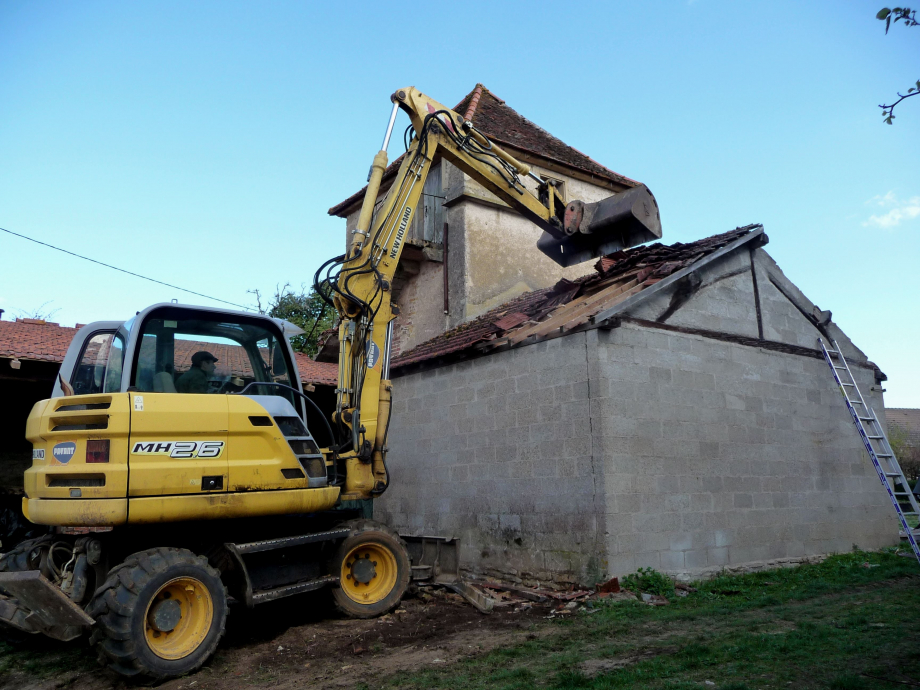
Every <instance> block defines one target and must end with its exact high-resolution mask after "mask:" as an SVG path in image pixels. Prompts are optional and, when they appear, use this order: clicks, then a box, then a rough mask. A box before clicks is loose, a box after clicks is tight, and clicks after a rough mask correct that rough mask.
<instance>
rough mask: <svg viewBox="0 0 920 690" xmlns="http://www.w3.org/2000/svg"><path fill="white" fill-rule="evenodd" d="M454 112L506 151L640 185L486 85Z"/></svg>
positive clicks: (341, 208) (341, 210)
mask: <svg viewBox="0 0 920 690" xmlns="http://www.w3.org/2000/svg"><path fill="white" fill-rule="evenodd" d="M453 110H454V112H456V113H463V114H464V115H466V116H472V120H471V121H472V123H473V124H474V125H475V126H476V129H478V130H480V131H481V132H484V133H485V134H486V135H487V136H488V137H489V138H490V139H492V140H494V141H495V142H497V143H498V144H500V145H501V146H502V147H506V146H507V147H512V148H515V149H518V150H519V151H524V152H526V153H531V154H534V155H537V156H540V157H541V158H545V159H547V160H550V161H553V162H555V163H559V164H561V165H563V166H566V167H568V168H572V169H574V170H578V171H579V172H582V173H584V174H587V175H592V176H594V177H598V178H600V179H602V180H605V181H608V182H614V183H616V184H620V185H624V186H626V187H635V186H636V185H637V184H639V183H638V182H636V181H635V180H632V179H630V178H628V177H626V176H624V175H620V174H619V173H616V172H614V171H613V170H610V169H609V168H606V167H604V166H603V165H601V164H600V163H598V162H597V161H595V160H594V159H593V158H591V157H589V156H586V155H585V154H583V153H582V152H581V151H579V150H578V149H575V148H572V147H571V146H569V145H568V144H566V143H565V142H563V141H562V140H561V139H557V138H556V137H554V136H553V135H552V134H550V133H549V132H547V131H546V130H545V129H543V128H541V127H539V126H537V125H535V124H534V123H533V122H531V121H530V120H528V119H527V118H525V117H523V116H521V115H520V114H518V113H517V111H515V110H514V109H513V108H510V107H509V106H508V105H506V104H505V102H504V101H503V100H502V99H500V98H498V97H497V96H496V95H495V94H493V93H492V92H491V91H489V90H488V89H487V88H486V87H484V86H483V85H482V84H477V85H476V88H474V89H473V90H472V91H471V92H470V93H468V94H467V95H466V96H464V97H463V100H462V101H460V102H459V103H458V104H457V105H456V106H455V107H454V109H453ZM401 162H402V156H400V157H399V158H397V159H396V160H394V161H393V162H392V163H391V164H390V165H389V166H387V169H386V171H384V173H383V180H382V182H383V183H386V182H387V181H389V180H391V179H392V178H393V177H395V176H396V172H397V170H398V169H399V165H400V163H401ZM366 189H367V187H364V188H362V189H361V190H360V191H358V192H355V193H354V194H352V195H351V196H350V197H348V198H347V199H345V200H344V201H342V202H340V203H338V204H336V205H335V206H333V207H332V208H330V209H329V215H330V216H344V215H345V213H346V212H347V209H348V208H349V207H351V206H352V205H353V204H355V203H356V202H358V201H360V200H361V199H363V198H364V192H365V190H366Z"/></svg>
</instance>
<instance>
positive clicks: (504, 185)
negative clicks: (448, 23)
mask: <svg viewBox="0 0 920 690" xmlns="http://www.w3.org/2000/svg"><path fill="white" fill-rule="evenodd" d="M391 100H392V102H393V110H392V113H391V116H390V119H389V122H388V125H387V129H386V136H385V137H384V142H383V146H382V150H381V151H380V152H379V153H378V154H377V155H376V156H375V157H374V161H373V165H372V167H371V173H370V176H369V181H368V187H367V191H366V194H365V197H364V202H363V206H362V208H361V212H360V217H359V219H358V222H357V226H356V228H355V230H354V231H353V232H352V234H351V237H350V238H349V239H348V240H347V242H346V244H347V251H346V252H345V253H344V254H343V255H341V256H339V257H336V258H334V259H332V260H330V261H328V262H327V263H326V264H324V266H323V267H322V268H321V269H320V272H318V273H317V276H318V279H317V284H316V287H317V290H318V292H319V294H321V295H322V296H323V297H324V299H326V300H327V301H328V302H329V304H330V305H331V306H333V307H334V308H335V310H336V312H337V314H338V319H339V323H338V333H339V341H340V355H339V378H338V388H337V389H336V395H335V403H334V409H323V405H322V404H318V403H317V401H316V400H314V397H315V396H311V395H309V393H310V391H309V390H307V391H305V390H304V388H303V386H302V385H301V379H300V376H299V374H298V370H297V364H296V360H295V358H294V357H293V352H292V350H291V347H290V344H289V341H288V337H289V336H290V335H291V334H292V329H296V327H294V326H293V325H292V324H288V323H286V322H283V321H280V320H278V319H273V318H269V317H267V316H264V315H259V314H253V313H243V312H235V311H227V310H221V309H211V308H206V307H195V306H184V305H179V304H173V303H169V304H156V305H154V306H151V307H148V308H147V309H144V310H143V311H140V312H138V313H137V314H136V315H135V316H134V317H133V318H131V319H129V320H127V321H123V322H121V321H111V322H98V323H93V324H90V325H88V326H85V327H84V328H82V329H81V330H80V331H79V332H78V333H77V334H76V336H75V337H74V340H73V342H72V343H71V345H70V347H69V349H68V351H67V354H66V356H65V359H64V361H63V363H62V365H61V370H60V375H59V378H58V382H57V384H56V385H55V388H54V392H53V394H52V397H51V398H50V399H48V400H42V401H40V402H38V403H37V404H36V405H35V407H34V408H33V409H32V412H31V414H30V416H29V419H28V423H27V428H26V435H27V438H28V439H29V441H30V442H31V443H32V447H33V451H32V466H31V468H30V469H29V470H27V471H26V473H25V497H24V498H23V501H22V510H23V513H24V515H25V516H26V518H28V520H29V521H31V522H32V523H34V524H36V525H45V526H47V533H45V534H44V535H42V536H41V537H39V538H36V539H30V540H28V541H26V542H23V543H21V544H19V545H17V546H16V547H15V548H13V549H12V550H10V551H8V552H7V553H5V554H4V555H3V556H2V557H0V620H2V621H4V622H5V623H7V624H9V625H11V626H13V627H15V628H18V629H20V630H23V631H27V632H31V633H40V634H44V635H48V636H50V637H53V638H56V639H60V640H72V639H75V638H77V637H80V636H81V635H84V634H86V633H88V634H89V639H90V642H91V643H92V644H93V645H95V647H96V649H97V650H98V653H99V655H100V659H101V661H102V662H103V663H105V664H106V665H108V666H109V667H110V668H111V669H113V670H114V671H116V672H117V673H120V674H122V675H124V676H129V677H134V678H138V679H146V680H159V679H165V678H169V677H174V676H179V675H182V674H185V673H189V672H191V671H193V670H195V669H197V668H198V667H199V666H201V664H203V663H204V662H205V661H206V660H207V659H208V657H209V656H210V655H211V654H212V653H213V652H214V650H215V648H216V647H217V645H218V642H219V640H220V638H221V635H222V634H223V632H224V626H225V622H226V619H227V611H228V599H230V598H232V599H233V600H235V601H237V602H239V603H240V604H241V605H245V606H249V607H251V606H255V605H257V604H259V603H262V602H267V601H272V600H275V599H279V598H282V597H287V596H292V595H295V594H300V593H302V592H307V591H311V590H318V589H321V588H325V589H327V590H328V591H330V592H331V596H332V597H333V599H334V601H335V603H336V605H337V606H338V608H339V609H340V610H341V611H342V612H344V613H345V614H346V615H348V616H352V617H357V618H367V617H372V616H378V615H381V614H383V613H386V612H388V611H390V610H392V609H393V608H394V607H395V606H396V605H397V604H398V603H399V601H400V599H401V598H402V596H403V595H404V593H405V592H406V589H407V587H408V585H409V583H410V579H411V578H413V577H416V578H432V577H437V574H438V571H439V569H445V570H448V571H453V572H454V573H456V571H457V564H456V560H455V555H456V554H455V553H454V554H453V555H452V556H451V555H449V554H448V555H445V554H440V552H439V551H438V549H437V548H434V549H433V550H432V543H434V547H437V546H438V543H437V539H434V540H431V539H429V540H427V541H426V540H424V539H423V540H421V541H416V542H409V543H408V544H407V541H406V540H404V539H403V538H401V537H400V536H399V535H398V534H397V533H396V532H394V531H393V530H391V529H390V528H388V527H386V526H385V525H382V524H378V523H375V522H373V521H372V520H371V519H370V516H371V514H370V510H369V507H370V504H371V501H372V500H373V499H374V498H375V497H377V496H379V495H380V494H382V493H383V492H384V491H385V490H386V488H387V484H388V483H389V474H388V472H387V431H388V428H389V421H390V400H391V392H392V386H391V383H390V381H389V359H390V344H391V340H392V335H393V319H394V318H395V314H396V313H397V307H396V305H395V304H393V303H392V301H391V299H392V295H391V286H392V281H393V276H394V273H395V271H396V268H397V265H398V263H399V259H400V253H401V250H402V248H403V244H404V241H405V239H406V233H407V229H408V228H409V224H410V222H411V220H412V216H413V213H414V211H415V209H416V207H417V205H418V202H419V198H420V196H421V193H422V188H423V186H424V184H425V179H426V176H427V174H428V171H429V169H430V167H431V165H432V162H433V161H435V160H436V157H443V158H445V159H446V160H448V161H450V162H451V163H452V164H453V165H455V166H456V167H458V168H459V169H460V170H462V171H463V172H465V173H466V174H468V175H470V176H471V177H472V178H473V179H475V180H476V181H478V182H479V183H480V184H481V185H483V186H484V187H485V188H486V189H488V190H489V191H491V192H492V193H493V194H495V195H496V196H497V197H498V198H499V199H501V200H502V201H504V202H505V203H506V204H508V206H510V207H511V208H512V209H515V210H517V211H518V212H520V213H521V214H522V215H524V216H525V217H527V218H529V219H530V220H531V221H533V222H534V223H535V224H536V225H537V226H539V227H540V228H542V229H543V231H544V232H543V236H542V238H541V240H540V241H539V243H538V246H539V247H540V249H541V250H542V251H544V253H546V254H547V255H549V256H551V257H552V258H553V259H554V260H555V261H557V262H558V263H560V264H562V265H570V264H573V263H577V262H580V261H585V260H588V259H590V258H592V257H597V256H600V255H604V254H607V253H610V252H613V251H616V250H618V249H622V248H624V247H629V246H633V245H636V244H639V243H642V242H646V241H648V240H650V239H654V238H656V237H660V236H661V224H660V219H659V215H658V208H657V204H656V202H655V199H654V197H653V196H652V195H651V193H650V192H649V191H648V189H647V188H646V187H644V186H641V185H640V186H638V187H635V188H632V189H629V190H627V191H625V192H620V193H618V194H615V195H613V196H612V197H609V198H608V199H605V200H602V201H600V202H597V203H590V204H589V203H582V202H580V201H571V202H568V203H566V202H565V201H564V200H563V199H562V198H561V196H560V194H559V192H558V190H557V189H556V188H555V187H554V186H553V185H552V184H550V183H548V182H547V181H545V180H543V179H542V178H541V177H540V176H539V175H538V174H536V173H535V172H533V170H532V169H531V168H530V166H528V165H526V164H525V163H523V162H521V161H519V160H517V159H516V158H515V157H514V156H512V155H511V154H510V153H508V152H507V151H504V150H503V149H501V148H500V147H499V146H497V145H496V144H495V143H494V142H492V141H491V140H490V139H489V137H487V136H486V135H485V134H483V133H482V132H480V131H478V130H477V129H476V127H475V126H473V124H472V123H471V122H470V121H469V120H466V119H464V118H463V117H461V116H460V115H458V114H457V113H456V112H454V111H452V110H451V109H449V108H446V107H445V106H443V105H442V104H440V103H438V102H437V101H434V100H432V99H431V98H429V97H428V96H426V95H424V94H423V93H421V92H420V91H418V90H416V89H415V88H411V87H410V88H405V89H400V90H399V91H397V92H396V93H394V94H393V95H392V97H391ZM400 109H401V110H403V111H404V112H406V113H407V114H408V115H409V118H410V120H411V129H412V137H411V142H410V144H409V146H408V149H407V151H406V153H405V156H404V158H403V161H402V163H401V166H400V168H399V171H398V174H397V175H396V177H395V179H394V182H393V183H392V186H391V187H390V189H389V191H388V192H387V194H386V197H385V199H384V200H383V202H382V204H380V205H379V207H378V206H377V204H376V202H377V198H378V193H379V191H380V185H381V179H382V176H383V173H384V170H385V169H386V167H387V154H386V150H387V146H388V143H389V140H390V136H391V134H392V131H393V126H394V123H395V120H396V115H397V113H398V111H399V110H400ZM525 182H526V184H525ZM329 407H330V408H331V407H332V405H331V403H330V405H329ZM442 541H443V540H442ZM451 559H453V560H451ZM448 561H451V562H448Z"/></svg>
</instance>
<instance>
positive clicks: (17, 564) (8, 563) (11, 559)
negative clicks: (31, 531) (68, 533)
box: [0, 534, 51, 573]
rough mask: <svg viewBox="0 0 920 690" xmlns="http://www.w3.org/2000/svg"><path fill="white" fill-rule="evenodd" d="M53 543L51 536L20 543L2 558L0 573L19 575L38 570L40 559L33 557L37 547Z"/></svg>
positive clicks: (0, 560)
mask: <svg viewBox="0 0 920 690" xmlns="http://www.w3.org/2000/svg"><path fill="white" fill-rule="evenodd" d="M46 543H47V544H50V543H51V535H50V534H45V535H43V536H41V537H38V538H36V539H27V540H26V541H22V542H19V543H18V544H16V546H14V547H13V548H12V549H11V550H9V551H7V552H6V553H5V554H3V555H2V556H0V573H18V572H22V571H24V570H38V559H36V558H33V557H32V552H33V551H34V550H35V547H37V546H41V545H42V544H46Z"/></svg>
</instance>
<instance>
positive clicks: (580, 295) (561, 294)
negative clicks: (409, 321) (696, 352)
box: [392, 225, 763, 368]
mask: <svg viewBox="0 0 920 690" xmlns="http://www.w3.org/2000/svg"><path fill="white" fill-rule="evenodd" d="M762 234H763V227H762V226H760V225H748V226H745V227H742V228H737V229H735V230H732V231H730V232H725V233H722V234H721V235H713V236H712V237H707V238H704V239H702V240H698V241H696V242H690V243H686V244H685V243H682V242H677V243H675V244H671V245H666V244H661V243H660V242H656V243H655V244H650V245H644V246H641V247H634V248H633V249H627V250H624V251H619V252H615V253H613V254H610V255H608V256H605V257H602V258H601V259H600V260H599V261H598V262H597V263H596V264H595V265H594V268H595V272H594V273H590V274H588V275H587V276H584V277H582V278H579V279H577V280H567V279H565V278H563V279H562V280H560V281H559V282H558V283H556V284H555V285H554V286H552V287H548V288H544V289H542V290H534V291H533V292H527V293H524V294H523V295H521V296H520V297H517V298H515V299H513V300H511V301H510V302H506V303H505V304H503V305H502V306H500V307H497V308H495V309H492V310H491V311H489V312H486V313H485V314H483V315H481V316H479V317H477V318H476V319H473V320H472V321H470V322H468V323H465V324H462V325H460V326H457V327H456V328H454V329H452V330H449V331H447V332H446V333H443V334H441V335H439V336H438V337H436V338H432V339H431V340H428V341H426V342H424V343H422V344H421V345H418V346H417V347H414V348H413V349H411V350H409V351H408V352H405V353H402V354H400V355H399V356H398V357H396V358H394V360H393V365H392V366H393V367H394V368H397V367H405V366H408V365H412V364H419V363H421V362H425V361H429V360H434V359H438V358H442V357H447V356H452V357H458V358H462V356H463V355H464V354H469V353H470V352H475V351H478V352H481V351H487V350H490V349H495V348H497V347H501V346H512V347H513V346H514V345H517V344H519V343H522V342H524V341H525V340H528V339H530V338H540V337H553V336H556V335H563V334H565V333H567V332H570V331H572V330H575V329H578V328H580V327H582V326H584V325H586V324H589V323H590V322H592V320H594V319H596V317H598V316H603V313H604V312H605V311H608V310H610V309H611V308H612V307H615V306H616V305H618V304H622V303H624V302H626V300H628V299H629V298H630V297H632V296H634V295H637V294H639V293H641V292H642V291H643V290H645V289H646V288H648V287H650V286H652V285H654V284H655V283H658V282H660V281H662V280H665V279H667V278H669V277H672V276H673V277H674V278H675V279H676V278H678V277H679V276H677V275H676V274H678V273H681V272H683V271H684V269H689V268H690V267H692V266H693V265H694V264H697V263H698V262H700V261H701V260H703V259H705V258H706V257H713V258H715V257H714V256H713V255H714V254H715V253H716V252H718V251H719V250H721V249H723V248H725V249H726V251H729V250H730V249H731V248H729V245H732V248H733V247H734V246H738V245H740V244H744V243H745V242H746V241H748V240H750V239H754V238H755V237H757V236H760V235H762ZM599 320H603V319H599Z"/></svg>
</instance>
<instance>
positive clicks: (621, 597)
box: [596, 589, 639, 601]
mask: <svg viewBox="0 0 920 690" xmlns="http://www.w3.org/2000/svg"><path fill="white" fill-rule="evenodd" d="M596 598H597V599H603V600H604V601H636V600H638V598H639V597H637V596H636V595H635V594H634V593H633V592H630V591H629V590H628V589H623V590H620V591H619V592H614V593H611V594H606V593H605V594H598V595H597V596H596Z"/></svg>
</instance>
